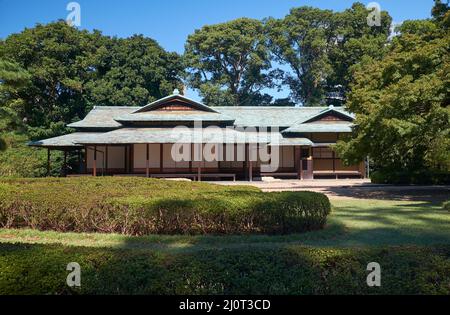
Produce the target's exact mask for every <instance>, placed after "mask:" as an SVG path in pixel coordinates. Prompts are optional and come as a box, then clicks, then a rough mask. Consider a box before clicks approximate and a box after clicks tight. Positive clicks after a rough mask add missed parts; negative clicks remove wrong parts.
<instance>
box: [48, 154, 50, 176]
mask: <svg viewBox="0 0 450 315" xmlns="http://www.w3.org/2000/svg"><path fill="white" fill-rule="evenodd" d="M47 176H50V148H47Z"/></svg>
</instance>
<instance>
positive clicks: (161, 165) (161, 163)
mask: <svg viewBox="0 0 450 315" xmlns="http://www.w3.org/2000/svg"><path fill="white" fill-rule="evenodd" d="M159 172H160V173H161V174H162V173H163V172H164V145H163V144H162V143H160V144H159Z"/></svg>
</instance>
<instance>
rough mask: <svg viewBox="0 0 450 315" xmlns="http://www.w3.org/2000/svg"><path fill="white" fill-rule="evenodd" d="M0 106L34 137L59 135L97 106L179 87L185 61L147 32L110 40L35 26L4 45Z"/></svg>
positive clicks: (61, 26)
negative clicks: (10, 110)
mask: <svg viewBox="0 0 450 315" xmlns="http://www.w3.org/2000/svg"><path fill="white" fill-rule="evenodd" d="M0 60H1V62H0V75H1V77H0V79H1V81H2V84H1V85H0V101H1V102H0V104H1V107H2V108H7V109H12V110H13V111H14V112H15V114H16V115H17V116H18V117H19V118H20V119H23V120H25V121H26V126H28V127H29V129H28V131H29V132H30V135H31V136H32V137H33V138H35V137H43V136H52V135H60V134H62V133H63V132H64V125H65V124H67V123H70V122H72V121H77V120H80V119H82V118H84V116H85V115H86V114H87V112H88V111H89V110H90V109H91V108H92V106H93V105H122V106H123V105H128V106H142V105H145V104H146V103H148V102H149V101H152V100H155V99H156V98H160V97H162V96H165V95H167V94H168V93H170V92H171V91H172V90H173V88H175V87H180V84H181V83H180V82H181V81H180V75H181V73H182V63H181V61H180V59H179V58H178V56H177V55H176V54H173V53H167V52H165V51H164V50H163V49H162V48H161V47H160V46H159V45H158V44H157V43H156V42H155V41H154V40H152V39H148V38H144V37H143V36H133V37H131V38H126V39H117V38H110V37H108V36H104V35H102V34H101V33H100V32H99V31H94V32H92V33H90V32H88V31H80V30H78V29H76V28H74V27H71V26H68V25H67V24H66V23H65V22H64V21H60V22H55V23H49V24H47V25H40V24H38V25H37V26H36V27H34V28H29V29H25V30H24V31H22V32H21V33H18V34H13V35H10V36H9V37H7V38H6V40H4V41H3V42H2V43H1V45H0Z"/></svg>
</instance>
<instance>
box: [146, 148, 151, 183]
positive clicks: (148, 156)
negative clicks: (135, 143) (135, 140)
mask: <svg viewBox="0 0 450 315" xmlns="http://www.w3.org/2000/svg"><path fill="white" fill-rule="evenodd" d="M145 176H147V177H150V144H148V143H147V163H146V165H145Z"/></svg>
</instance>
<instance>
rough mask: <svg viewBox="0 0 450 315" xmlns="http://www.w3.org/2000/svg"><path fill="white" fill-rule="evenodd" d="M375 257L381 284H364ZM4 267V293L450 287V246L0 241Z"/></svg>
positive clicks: (421, 290)
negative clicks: (199, 247)
mask: <svg viewBox="0 0 450 315" xmlns="http://www.w3.org/2000/svg"><path fill="white" fill-rule="evenodd" d="M71 261H76V262H78V263H79V264H80V266H81V270H82V273H81V274H82V276H81V287H79V288H69V287H68V286H67V284H66V277H67V275H68V273H69V272H68V271H66V266H67V264H68V262H71ZM372 261H376V262H378V263H379V264H381V266H382V277H381V286H380V287H369V286H368V285H367V283H366V278H367V275H368V271H367V270H366V268H367V264H368V262H372ZM0 270H2V272H1V273H0V294H157V295H173V294H188V295H189V294H228V295H235V294H236V295H238V294H247V295H248V294H249V295H260V294H274V295H279V294H291V295H305V294H345V295H347V294H349V295H353V294H402V295H403V294H442V295H448V294H450V288H449V286H448V283H449V281H450V248H449V246H442V247H427V248H423V247H383V248H370V249H357V248H347V249H332V248H307V247H301V246H298V245H291V246H286V247H280V248H269V249H268V248H263V249H258V248H236V249H220V250H219V249H215V250H207V251H206V250H204V251H194V252H187V253H183V252H181V253H180V252H178V253H177V252H174V253H164V252H153V251H148V250H139V249H131V250H125V249H108V248H87V247H66V246H62V245H26V244H0ZM24 275H26V276H24Z"/></svg>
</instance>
